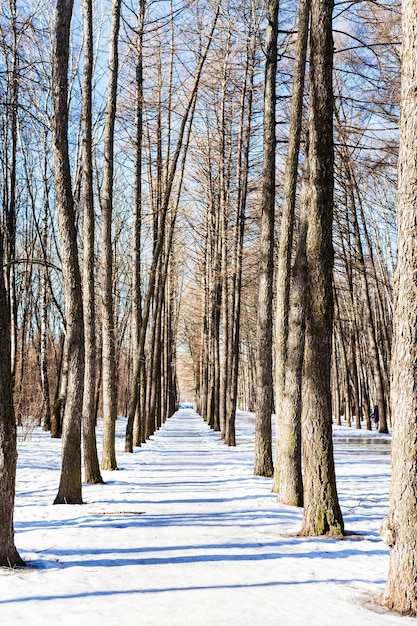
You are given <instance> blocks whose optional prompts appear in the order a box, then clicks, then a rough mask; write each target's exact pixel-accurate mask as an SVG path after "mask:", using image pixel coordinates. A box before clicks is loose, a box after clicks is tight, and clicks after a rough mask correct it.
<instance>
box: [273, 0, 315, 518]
mask: <svg viewBox="0 0 417 626" xmlns="http://www.w3.org/2000/svg"><path fill="white" fill-rule="evenodd" d="M309 21H310V0H303V1H302V2H301V3H300V9H299V18H298V38H297V52H296V61H295V67H294V77H293V93H292V102H291V120H290V137H289V145H288V154H287V162H286V167H285V181H284V201H283V206H282V218H281V228H280V239H279V251H278V270H277V296H276V297H277V303H276V322H275V324H276V333H275V337H276V341H275V346H276V348H275V350H276V352H275V375H276V383H275V389H276V394H275V398H276V416H277V417H276V420H277V437H276V440H277V443H276V448H275V450H276V454H275V477H274V487H273V491H277V492H278V493H279V494H280V496H279V499H280V502H282V503H283V504H290V505H293V506H301V503H302V501H303V492H302V478H301V424H300V417H301V415H300V412H299V410H297V408H296V404H297V401H296V399H295V398H294V401H293V407H294V408H293V410H291V404H290V406H289V407H288V406H287V410H284V394H285V393H288V394H289V395H290V396H291V395H292V393H291V392H290V389H292V390H294V391H295V394H296V396H298V397H299V391H298V390H296V389H294V387H293V384H291V386H290V389H288V390H287V389H286V371H287V365H288V364H287V360H288V359H292V358H293V353H291V352H290V351H289V350H288V346H287V342H288V317H289V308H290V283H291V252H292V241H293V230H294V215H295V199H296V190H297V173H298V161H299V153H300V141H301V123H302V113H303V99H304V79H305V67H306V56H307V42H308V25H309ZM298 378H299V377H297V376H296V378H295V380H297V379H298ZM295 380H294V379H293V380H292V383H294V382H295ZM294 391H293V392H294ZM289 399H290V398H289ZM288 409H290V410H288ZM296 416H297V417H296ZM297 418H298V419H297Z"/></svg>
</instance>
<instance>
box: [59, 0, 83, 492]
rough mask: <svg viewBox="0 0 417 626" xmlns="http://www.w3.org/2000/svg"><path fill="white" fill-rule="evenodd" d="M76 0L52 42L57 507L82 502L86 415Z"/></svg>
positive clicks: (63, 6)
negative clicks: (76, 167) (73, 54)
mask: <svg viewBox="0 0 417 626" xmlns="http://www.w3.org/2000/svg"><path fill="white" fill-rule="evenodd" d="M72 9H73V0H57V5H56V16H55V33H54V43H53V64H52V89H53V100H52V102H53V119H52V129H53V142H52V156H53V163H54V181H55V194H56V204H57V209H58V228H59V239H60V245H61V252H62V277H63V285H64V296H65V315H66V341H67V346H68V348H67V355H68V385H67V393H66V399H65V409H64V418H63V432H62V467H61V479H60V484H59V490H58V494H57V496H56V498H55V501H54V504H81V503H82V495H81V417H82V406H83V386H84V324H83V303H82V288H81V274H80V268H79V264H78V248H77V229H76V222H75V210H74V199H73V195H72V189H71V171H70V163H69V156H68V104H67V102H68V84H67V81H68V57H69V38H70V27H71V17H72Z"/></svg>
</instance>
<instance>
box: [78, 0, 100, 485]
mask: <svg viewBox="0 0 417 626" xmlns="http://www.w3.org/2000/svg"><path fill="white" fill-rule="evenodd" d="M83 42H84V75H83V89H82V98H83V99H82V127H83V138H82V183H83V195H82V205H83V235H84V258H83V297H84V330H85V373H84V402H83V436H84V437H83V443H84V480H85V482H86V483H89V484H95V483H102V482H103V479H102V477H101V474H100V465H99V461H98V455H97V443H96V414H95V397H96V328H95V325H96V309H95V295H94V294H95V276H94V239H95V237H94V231H95V228H94V221H95V214H94V196H93V160H92V95H91V84H92V76H93V62H94V58H93V6H92V0H83Z"/></svg>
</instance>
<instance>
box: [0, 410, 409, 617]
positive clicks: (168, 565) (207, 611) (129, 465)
mask: <svg viewBox="0 0 417 626" xmlns="http://www.w3.org/2000/svg"><path fill="white" fill-rule="evenodd" d="M125 426H126V420H125V419H123V418H121V419H119V420H118V421H117V460H118V464H119V468H120V469H119V470H118V471H114V472H103V477H104V479H105V484H104V485H84V486H83V499H84V504H83V505H53V504H52V503H53V500H54V497H55V495H56V493H57V490H58V483H59V474H60V445H61V444H60V441H59V440H56V439H55V440H54V439H50V437H49V434H48V433H44V432H42V430H41V429H35V430H34V431H33V432H32V433H30V436H29V437H26V438H25V440H23V441H22V440H21V441H20V442H19V458H18V472H17V493H16V509H15V531H16V545H17V548H18V550H19V552H20V554H21V556H22V557H23V558H24V559H25V561H26V562H27V564H28V567H27V568H17V569H15V570H8V569H0V589H1V591H0V623H1V624H2V625H3V624H10V625H12V626H15V625H19V624H31V626H38V625H39V626H41V625H42V626H47V625H49V624H54V625H64V626H65V625H71V626H95V625H99V626H110V625H111V626H118V625H119V624H123V625H124V626H133V625H137V624H140V625H141V626H154V625H155V626H165V625H169V626H176V625H178V626H195V625H199V626H200V625H201V626H223V625H224V626H226V625H231V626H244V625H245V626H246V625H247V626H258V625H259V626H268V625H274V626H286V625H290V624H291V625H295V626H301V625H303V626H304V625H308V626H315V625H317V626H327V625H329V626H330V625H331V626H339V625H343V624H346V625H349V626H361V625H366V626H368V625H369V626H371V625H376V626H381V625H382V626H383V625H387V626H390V625H392V626H394V625H397V624H398V625H400V624H401V626H406V625H407V624H415V623H416V622H415V620H413V619H411V618H406V617H401V616H399V615H396V614H393V613H388V612H387V611H384V610H383V609H381V608H379V607H378V606H376V605H375V604H374V603H373V602H372V599H373V598H374V597H375V596H377V595H378V594H379V593H381V591H382V590H383V588H384V584H385V581H386V575H387V569H388V558H389V551H388V549H387V547H386V546H385V545H384V544H383V543H382V541H381V539H380V537H379V532H378V529H379V525H380V523H381V520H382V518H383V517H384V516H385V515H386V512H387V507H388V491H389V479H390V457H389V437H382V436H381V435H379V434H378V433H376V432H373V433H367V432H366V431H356V430H354V429H348V428H346V427H335V428H334V439H335V459H336V472H337V481H338V491H339V498H340V502H341V507H342V510H343V515H344V519H345V526H346V530H347V532H348V533H349V534H348V535H347V536H346V537H345V538H344V539H342V540H335V539H327V538H304V537H297V536H296V533H297V532H298V531H299V530H300V527H301V519H302V510H301V509H297V508H292V507H288V506H284V505H281V504H279V503H278V502H277V498H276V495H274V494H273V493H271V486H272V481H271V479H268V478H262V477H255V476H253V448H254V445H253V442H254V416H253V414H249V413H239V414H238V416H237V447H236V448H229V447H227V446H225V445H224V443H223V442H222V441H221V438H220V435H219V433H216V432H213V431H212V430H211V429H210V428H209V427H208V426H207V424H206V423H205V422H204V420H203V419H202V418H201V417H200V416H198V415H196V414H195V413H193V412H192V411H191V410H180V411H178V412H177V413H176V414H175V415H174V416H173V417H172V418H170V419H169V420H168V421H167V422H166V423H165V424H164V425H163V427H162V428H161V429H160V430H159V431H158V432H157V433H156V434H155V435H154V436H152V437H151V439H150V440H149V441H148V442H147V443H146V444H144V445H143V446H142V448H139V449H137V450H135V452H134V453H133V454H128V453H125V452H124V451H123V448H124V431H125ZM100 437H101V428H100V426H99V429H98V439H99V446H100ZM20 439H22V436H21V437H20ZM351 439H354V441H353V442H352V441H350V440H351ZM364 439H368V440H369V441H368V443H367V444H364V443H363V440H364ZM382 440H383V444H382V445H379V443H377V442H381V441H382ZM355 442H356V443H355Z"/></svg>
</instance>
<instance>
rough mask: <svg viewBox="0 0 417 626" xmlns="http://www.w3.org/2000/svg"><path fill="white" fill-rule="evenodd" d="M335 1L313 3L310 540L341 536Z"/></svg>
mask: <svg viewBox="0 0 417 626" xmlns="http://www.w3.org/2000/svg"><path fill="white" fill-rule="evenodd" d="M332 11H333V1H332V0H313V1H312V5H311V29H310V102H309V105H310V106H309V155H308V159H309V167H310V202H309V211H308V230H307V240H306V258H307V290H306V291H307V293H306V341H305V352H304V368H303V386H302V393H303V397H302V436H303V456H304V470H305V471H304V516H303V523H302V529H301V534H302V535H305V536H315V535H329V536H334V537H340V536H342V535H343V518H342V514H341V511H340V507H339V501H338V496H337V490H336V478H335V469H334V459H333V442H332V403H331V391H330V370H331V354H332V332H333V298H332V273H333V245H332V223H333V186H334V181H333V89H332V69H333V38H332Z"/></svg>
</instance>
